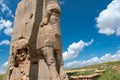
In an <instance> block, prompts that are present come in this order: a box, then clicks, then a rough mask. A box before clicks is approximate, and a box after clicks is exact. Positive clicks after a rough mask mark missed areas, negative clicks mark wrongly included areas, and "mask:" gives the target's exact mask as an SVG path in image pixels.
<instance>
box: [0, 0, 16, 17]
mask: <svg viewBox="0 0 120 80" xmlns="http://www.w3.org/2000/svg"><path fill="white" fill-rule="evenodd" d="M0 6H1V8H0V10H1V12H2V13H5V11H7V15H8V16H11V17H12V18H14V15H13V14H12V11H11V10H10V8H9V7H8V6H7V5H6V4H5V0H0Z"/></svg>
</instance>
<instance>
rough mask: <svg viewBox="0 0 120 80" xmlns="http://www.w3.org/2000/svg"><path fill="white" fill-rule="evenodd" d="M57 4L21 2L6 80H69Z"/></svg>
mask: <svg viewBox="0 0 120 80" xmlns="http://www.w3.org/2000/svg"><path fill="white" fill-rule="evenodd" d="M60 14H61V12H60V7H59V4H58V2H57V0H21V1H20V3H19V4H18V7H17V10H16V16H15V21H14V29H13V34H12V41H11V48H10V57H9V64H8V71H7V78H6V80H68V77H67V75H66V74H65V72H64V68H63V60H62V46H61V34H60Z"/></svg>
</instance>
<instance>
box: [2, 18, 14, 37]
mask: <svg viewBox="0 0 120 80" xmlns="http://www.w3.org/2000/svg"><path fill="white" fill-rule="evenodd" d="M12 25H13V22H11V21H10V20H5V19H3V18H0V31H1V30H2V29H4V33H5V34H6V35H9V36H10V35H11V34H12V31H13V29H12Z"/></svg>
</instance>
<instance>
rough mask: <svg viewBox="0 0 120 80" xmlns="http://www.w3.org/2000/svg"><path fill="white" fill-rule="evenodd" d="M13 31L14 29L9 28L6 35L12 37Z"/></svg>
mask: <svg viewBox="0 0 120 80" xmlns="http://www.w3.org/2000/svg"><path fill="white" fill-rule="evenodd" d="M12 31H13V28H11V27H9V28H6V29H5V30H4V33H5V34H6V35H9V36H10V35H11V34H12Z"/></svg>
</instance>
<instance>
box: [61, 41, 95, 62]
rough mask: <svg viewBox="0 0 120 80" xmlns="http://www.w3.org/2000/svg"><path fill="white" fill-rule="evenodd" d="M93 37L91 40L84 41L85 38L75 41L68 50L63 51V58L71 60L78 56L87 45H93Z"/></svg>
mask: <svg viewBox="0 0 120 80" xmlns="http://www.w3.org/2000/svg"><path fill="white" fill-rule="evenodd" d="M93 41H94V40H93V39H92V40H91V41H90V42H84V41H83V40H80V41H79V42H74V43H72V44H71V45H69V47H68V49H67V51H65V52H63V59H64V60H69V59H73V58H76V57H77V56H78V54H79V53H80V52H81V51H82V50H83V49H84V48H85V47H87V46H89V45H91V44H92V43H93Z"/></svg>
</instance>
